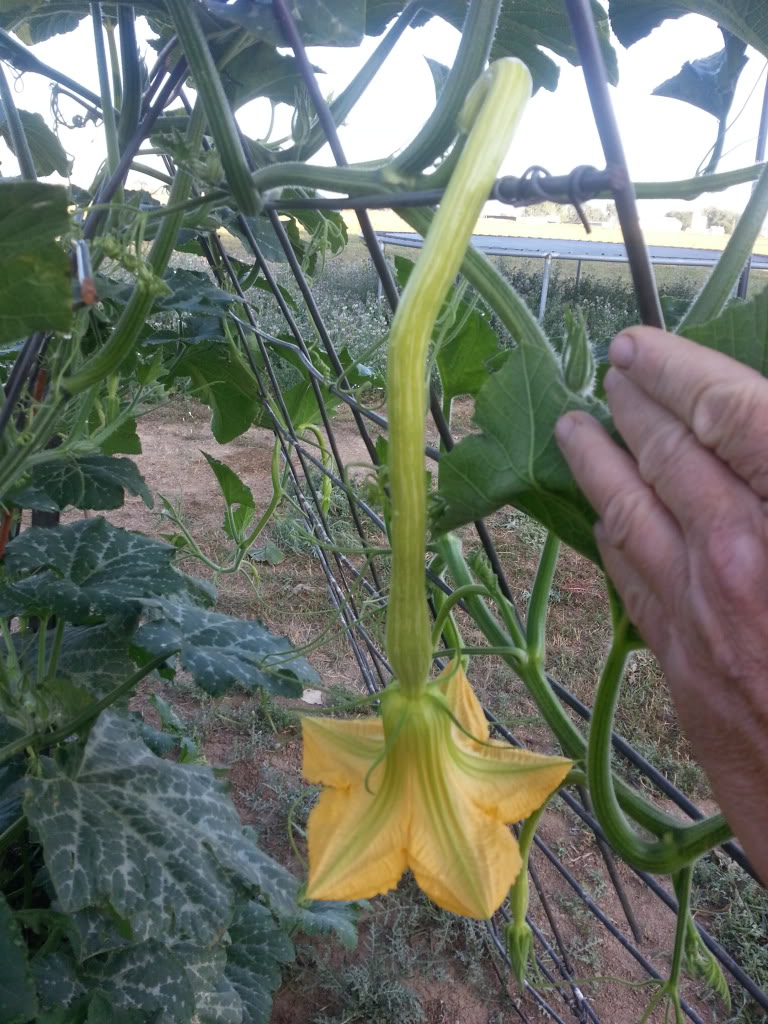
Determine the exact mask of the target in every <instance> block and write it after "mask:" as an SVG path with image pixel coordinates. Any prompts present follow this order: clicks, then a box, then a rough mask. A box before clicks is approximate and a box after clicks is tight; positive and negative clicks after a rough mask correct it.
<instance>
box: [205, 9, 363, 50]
mask: <svg viewBox="0 0 768 1024" xmlns="http://www.w3.org/2000/svg"><path fill="white" fill-rule="evenodd" d="M205 5H206V7H207V8H208V10H209V11H210V12H211V13H212V14H216V15H217V16H218V17H219V18H221V19H222V20H223V21H230V22H234V23H235V24H237V25H240V26H242V27H243V28H244V29H246V30H247V31H248V32H250V33H251V34H252V35H254V36H256V38H257V39H263V40H265V41H266V42H268V43H272V45H273V46H284V45H285V35H284V33H283V30H282V28H281V26H280V24H279V22H278V20H277V18H276V16H275V14H274V12H273V10H272V7H271V5H270V4H265V3H256V4H254V3H249V2H248V0H234V3H227V4H224V3H222V2H221V0H205ZM291 13H292V14H293V17H294V18H295V19H296V23H297V26H298V29H299V32H300V33H301V38H302V40H303V42H304V44H305V45H307V46H357V45H358V44H359V43H361V42H362V40H363V35H364V34H365V3H364V0H299V2H297V3H294V4H293V5H292V7H291Z"/></svg>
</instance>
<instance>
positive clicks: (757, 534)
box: [703, 514, 768, 612]
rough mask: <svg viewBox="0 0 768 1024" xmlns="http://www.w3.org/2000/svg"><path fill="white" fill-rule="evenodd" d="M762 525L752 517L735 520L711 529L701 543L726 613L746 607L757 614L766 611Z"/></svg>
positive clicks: (767, 541) (767, 555)
mask: <svg viewBox="0 0 768 1024" xmlns="http://www.w3.org/2000/svg"><path fill="white" fill-rule="evenodd" d="M761 520H762V522H760V523H758V522H756V521H753V519H752V518H751V517H741V516H734V517H733V519H732V520H730V521H722V522H719V523H715V524H713V525H711V526H710V528H709V530H708V531H707V534H706V536H705V539H704V545H703V554H704V557H705V559H706V568H707V570H708V575H711V577H712V580H713V584H714V585H715V586H716V588H717V591H718V593H719V594H720V597H721V600H722V601H723V602H724V604H725V605H726V607H727V609H728V611H729V612H730V611H732V610H733V609H734V607H744V606H745V605H748V606H749V607H750V608H751V609H752V610H753V612H757V611H758V608H759V607H760V605H762V606H763V610H765V609H766V608H768V585H767V584H766V561H768V538H767V537H766V536H765V528H764V524H765V521H764V516H763V515H762V514H761Z"/></svg>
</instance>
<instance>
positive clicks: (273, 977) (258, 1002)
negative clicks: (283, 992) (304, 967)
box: [226, 902, 294, 1024]
mask: <svg viewBox="0 0 768 1024" xmlns="http://www.w3.org/2000/svg"><path fill="white" fill-rule="evenodd" d="M229 937H230V939H231V945H230V946H229V947H228V949H227V967H226V976H227V978H228V979H229V981H230V982H231V983H232V985H233V986H234V988H235V990H236V991H237V993H238V994H239V995H240V998H241V999H242V1002H243V1024H269V1019H270V1016H271V1013H272V993H273V992H274V991H275V989H276V988H277V987H278V986H279V985H280V980H281V979H280V965H281V964H285V963H290V962H291V961H292V960H293V957H294V949H293V943H292V942H291V940H290V939H289V938H288V936H287V935H286V934H285V932H284V931H282V929H280V928H279V927H278V925H277V924H276V923H275V920H274V918H273V917H272V915H271V914H270V912H269V911H268V910H267V909H266V907H263V906H261V904H259V903H256V902H250V903H245V904H242V905H241V906H240V907H238V909H237V914H236V916H235V920H234V922H233V924H232V927H231V928H230V930H229Z"/></svg>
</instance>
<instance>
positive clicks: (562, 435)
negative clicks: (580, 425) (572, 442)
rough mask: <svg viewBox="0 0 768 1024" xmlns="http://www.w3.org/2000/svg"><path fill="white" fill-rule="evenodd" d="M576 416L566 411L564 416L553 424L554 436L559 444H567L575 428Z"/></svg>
mask: <svg viewBox="0 0 768 1024" xmlns="http://www.w3.org/2000/svg"><path fill="white" fill-rule="evenodd" d="M576 426H577V424H576V417H575V416H572V415H571V414H570V413H566V414H565V416H561V417H560V419H559V420H558V421H557V423H556V424H555V438H556V439H557V441H558V442H559V443H560V444H567V442H568V439H569V438H570V437H571V435H572V434H573V431H574V430H575V429H576Z"/></svg>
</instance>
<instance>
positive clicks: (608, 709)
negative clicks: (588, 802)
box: [587, 601, 731, 874]
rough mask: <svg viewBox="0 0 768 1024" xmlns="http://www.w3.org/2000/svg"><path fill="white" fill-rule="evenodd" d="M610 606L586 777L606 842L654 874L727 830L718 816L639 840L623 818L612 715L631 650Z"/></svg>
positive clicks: (674, 866) (669, 869) (674, 867)
mask: <svg viewBox="0 0 768 1024" xmlns="http://www.w3.org/2000/svg"><path fill="white" fill-rule="evenodd" d="M612 605H613V611H614V614H613V639H612V642H611V648H610V651H609V652H608V657H607V658H606V660H605V664H604V666H603V671H602V674H601V677H600V682H599V684H598V687H597V693H596V694H595V701H594V707H593V710H592V722H591V726H590V730H589V743H588V748H587V779H588V782H589V792H590V796H591V798H592V803H593V807H594V811H595V816H596V817H597V820H598V821H599V822H600V826H601V828H602V829H603V831H604V832H605V835H606V838H607V839H608V842H609V843H610V844H611V846H613V848H614V849H615V850H616V852H617V853H618V854H619V855H620V856H621V857H622V858H623V859H624V860H625V861H626V862H627V863H628V864H630V865H632V867H635V868H638V869H640V870H641V871H652V872H654V873H655V874H671V873H673V872H676V871H679V870H681V869H682V868H685V867H686V866H687V865H688V864H690V863H691V862H692V861H693V860H695V859H696V858H697V857H699V856H701V854H703V853H706V851H707V850H709V849H711V848H712V847H713V846H715V845H719V844H720V843H722V842H724V841H725V840H726V839H728V838H729V837H730V835H731V832H730V828H729V826H728V824H727V822H726V821H725V819H724V818H723V816H722V815H713V816H712V817H711V818H708V819H705V821H702V822H696V823H695V824H693V825H687V826H680V825H676V826H675V827H674V828H673V829H670V830H669V832H667V833H665V834H664V833H663V834H662V835H661V837H660V838H659V839H657V840H655V841H648V840H646V839H642V838H641V837H640V836H639V835H638V834H637V833H636V832H635V830H634V829H633V828H632V827H631V825H630V824H629V822H628V821H627V819H626V817H625V815H624V812H623V810H622V808H621V806H620V804H619V801H618V799H617V797H616V790H615V787H614V780H613V772H612V770H611V748H612V731H613V719H614V715H615V712H616V705H617V703H618V698H619V693H620V691H621V681H622V678H623V675H624V668H625V665H626V662H627V658H628V656H629V654H630V653H631V650H632V643H631V640H630V639H629V632H630V622H629V619H628V618H627V616H626V613H625V612H624V611H623V610H622V611H620V612H619V611H617V610H616V602H615V601H613V602H612Z"/></svg>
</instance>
